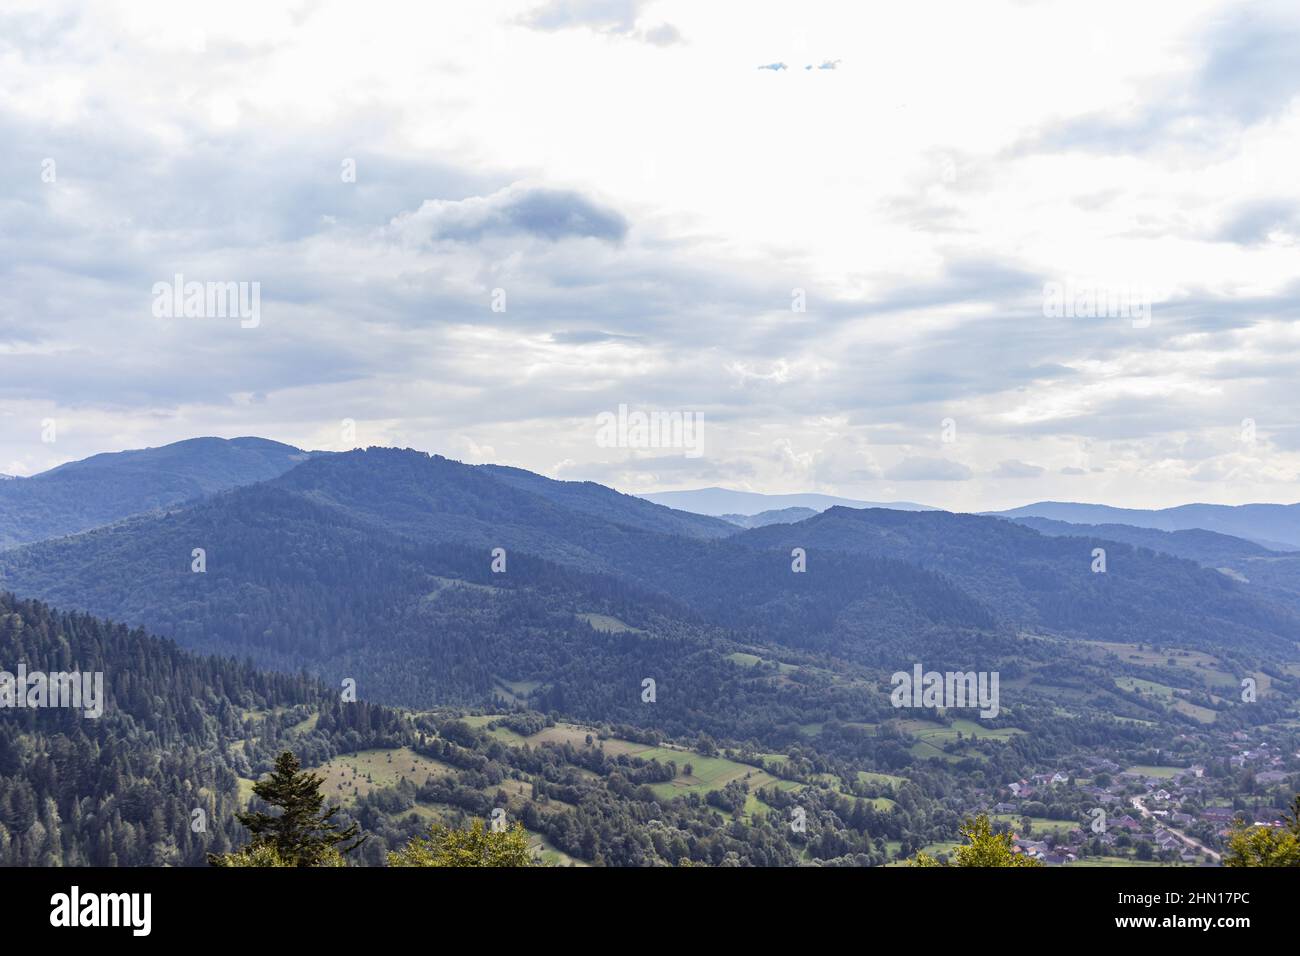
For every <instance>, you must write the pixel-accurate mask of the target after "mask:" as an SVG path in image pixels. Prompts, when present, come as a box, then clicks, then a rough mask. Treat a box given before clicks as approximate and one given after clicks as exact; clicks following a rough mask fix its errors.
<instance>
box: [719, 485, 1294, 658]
mask: <svg viewBox="0 0 1300 956" xmlns="http://www.w3.org/2000/svg"><path fill="white" fill-rule="evenodd" d="M730 543H731V544H733V545H734V546H736V547H751V548H758V549H789V548H794V547H802V548H805V549H807V550H808V551H809V553H810V554H812V553H813V551H814V549H822V550H826V551H831V552H848V553H859V554H867V555H873V556H885V555H888V556H889V557H890V558H892V559H894V560H900V561H905V562H907V563H911V564H915V565H916V566H918V567H922V568H927V569H929V570H932V571H935V572H938V573H940V574H943V575H945V576H946V577H947V578H949V579H950V580H951V581H953V582H954V583H955V584H956V585H957V586H958V587H960V588H962V589H963V590H964V591H966V592H967V593H968V594H970V595H971V596H972V597H974V598H976V599H977V600H980V601H982V602H983V603H984V604H985V605H987V606H988V607H991V608H996V609H997V613H998V617H999V619H1000V620H1002V621H1005V622H1007V623H1011V624H1017V625H1020V626H1026V627H1036V628H1046V629H1050V630H1052V631H1057V632H1060V633H1062V634H1067V635H1074V636H1079V637H1088V638H1090V639H1093V640H1113V639H1125V640H1156V641H1161V642H1166V643H1170V644H1176V645H1179V646H1189V647H1204V648H1207V649H1215V650H1218V649H1222V648H1225V647H1241V648H1253V649H1256V650H1266V651H1269V652H1272V653H1289V652H1291V651H1292V650H1293V649H1294V640H1295V635H1296V634H1297V633H1300V617H1298V616H1297V614H1296V613H1295V612H1294V611H1291V610H1290V609H1288V608H1286V607H1283V606H1281V605H1279V604H1276V603H1274V602H1272V601H1268V600H1259V599H1257V598H1256V597H1255V596H1254V595H1252V594H1250V593H1249V592H1247V591H1246V590H1245V589H1244V588H1243V586H1242V585H1241V584H1239V583H1238V582H1236V581H1233V580H1231V579H1229V578H1228V577H1226V576H1225V575H1222V574H1219V573H1217V572H1214V571H1211V570H1208V569H1205V568H1202V567H1200V566H1198V565H1196V564H1195V563H1193V562H1191V561H1186V560H1183V559H1180V558H1175V557H1172V556H1169V555H1165V554H1157V553H1154V552H1151V551H1146V550H1139V549H1135V548H1133V547H1132V546H1130V545H1126V544H1123V543H1121V542H1115V541H1108V540H1106V539H1105V538H1093V537H1085V538H1075V537H1049V536H1046V535H1043V534H1039V533H1038V532H1036V531H1034V530H1033V529H1031V528H1027V527H1023V526H1021V525H1018V524H1016V523H1014V522H1009V521H1005V520H1003V519H1000V518H996V517H991V516H982V515H970V514H952V513H950V512H946V511H925V512H912V513H909V512H900V511H892V510H888V509H881V508H869V509H861V510H858V509H851V508H831V509H828V510H827V511H824V512H822V513H821V514H820V515H818V516H816V517H815V518H809V519H807V520H806V521H802V522H799V523H798V524H794V525H769V526H767V527H764V528H756V529H753V530H749V531H745V532H742V533H741V534H739V535H736V536H735V537H734V538H732V539H730ZM1096 549H1101V550H1102V551H1104V552H1105V561H1106V565H1105V571H1094V570H1093V567H1094V565H1095V562H1096V560H1097V559H1096V557H1095V556H1094V551H1095V550H1096ZM810 567H811V559H810Z"/></svg>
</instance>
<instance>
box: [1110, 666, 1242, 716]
mask: <svg viewBox="0 0 1300 956" xmlns="http://www.w3.org/2000/svg"><path fill="white" fill-rule="evenodd" d="M1115 686H1116V687H1118V688H1119V689H1120V690H1125V691H1129V692H1130V693H1134V692H1136V693H1138V694H1141V695H1142V696H1143V697H1146V698H1148V699H1152V700H1156V701H1159V702H1160V703H1162V704H1164V705H1165V706H1166V707H1168V708H1169V709H1170V710H1174V711H1177V712H1178V713H1180V714H1186V715H1187V716H1188V717H1191V718H1192V719H1193V720H1198V721H1200V722H1201V723H1203V724H1212V723H1214V721H1216V720H1217V719H1218V717H1219V715H1218V713H1217V712H1215V711H1213V710H1211V709H1210V708H1208V707H1202V706H1201V705H1200V704H1193V703H1192V702H1191V701H1188V700H1184V699H1183V698H1182V697H1181V696H1179V694H1178V691H1177V689H1176V688H1174V687H1170V686H1169V685H1168V684H1161V683H1158V682H1156V681H1152V680H1143V679H1142V678H1140V677H1116V678H1115Z"/></svg>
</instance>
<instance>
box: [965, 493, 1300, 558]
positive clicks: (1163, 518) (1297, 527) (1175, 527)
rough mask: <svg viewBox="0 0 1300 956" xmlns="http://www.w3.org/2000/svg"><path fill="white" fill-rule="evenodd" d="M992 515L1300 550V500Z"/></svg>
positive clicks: (1056, 508) (1052, 507) (1032, 508)
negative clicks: (1196, 533) (1202, 534)
mask: <svg viewBox="0 0 1300 956" xmlns="http://www.w3.org/2000/svg"><path fill="white" fill-rule="evenodd" d="M990 513H991V514H997V515H1001V516H1003V517H1007V518H1028V517H1034V518H1051V519H1053V520H1054V521H1067V522H1069V523H1070V524H1126V525H1133V526H1135V527H1138V528H1157V529H1159V530H1161V531H1187V530H1191V529H1193V528H1203V529H1204V530H1206V531H1217V532H1219V533H1220V534H1228V535H1232V536H1234V537H1237V538H1245V539H1246V540H1247V541H1253V542H1255V543H1256V544H1262V545H1264V546H1265V547H1268V548H1272V549H1273V550H1277V551H1289V550H1293V549H1297V548H1300V504H1291V505H1270V504H1254V505H1203V504H1193V505H1179V506H1178V507H1176V508H1162V509H1159V510H1157V511H1146V510H1143V509H1139V508H1112V507H1110V506H1109V505H1090V504H1078V503H1074V502H1068V501H1040V502H1037V503H1036V504H1032V505H1025V506H1024V507H1022V508H1012V509H1010V510H1009V511H997V512H990Z"/></svg>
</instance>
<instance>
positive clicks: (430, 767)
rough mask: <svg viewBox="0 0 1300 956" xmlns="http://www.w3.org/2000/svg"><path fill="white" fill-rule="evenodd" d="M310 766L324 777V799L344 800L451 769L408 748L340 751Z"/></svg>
mask: <svg viewBox="0 0 1300 956" xmlns="http://www.w3.org/2000/svg"><path fill="white" fill-rule="evenodd" d="M312 769H313V770H314V771H315V772H316V773H318V774H320V775H321V776H322V777H324V778H325V782H324V783H323V784H322V785H321V792H322V793H324V794H325V797H326V799H327V800H342V801H343V802H345V803H350V802H351V801H353V800H355V799H356V798H357V797H358V796H361V795H362V794H366V793H369V792H370V791H371V790H374V789H376V788H383V787H391V786H393V785H394V784H396V783H397V782H398V781H399V780H402V779H403V778H405V779H406V780H410V781H413V782H414V783H415V784H417V785H419V784H422V783H424V781H425V778H426V777H428V776H430V775H433V776H440V775H442V774H445V773H451V772H452V768H451V767H449V766H447V765H446V764H445V763H442V762H440V761H437V760H432V759H430V758H429V757H423V756H421V755H420V754H417V753H416V752H415V751H414V750H412V749H411V748H409V747H399V748H398V749H396V750H362V751H360V752H358V753H355V754H340V755H339V756H337V757H335V758H334V759H332V760H330V761H329V762H328V763H325V764H322V765H321V766H319V767H314V768H312Z"/></svg>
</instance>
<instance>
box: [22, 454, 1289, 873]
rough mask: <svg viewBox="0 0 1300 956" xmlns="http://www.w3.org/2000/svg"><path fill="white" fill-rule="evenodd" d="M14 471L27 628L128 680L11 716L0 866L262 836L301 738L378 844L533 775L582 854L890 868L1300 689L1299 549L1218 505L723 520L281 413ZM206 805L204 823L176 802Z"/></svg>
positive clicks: (491, 802)
mask: <svg viewBox="0 0 1300 956" xmlns="http://www.w3.org/2000/svg"><path fill="white" fill-rule="evenodd" d="M60 474H62V475H64V476H65V477H62V478H60V477H59V475H60ZM68 475H71V476H73V477H71V478H69V477H66V476H68ZM5 484H6V485H15V486H21V485H26V484H32V485H33V486H34V487H35V488H36V489H37V492H36V495H37V496H36V497H33V498H28V499H24V500H26V501H32V502H37V501H39V502H43V503H44V504H45V505H46V508H47V513H48V517H47V524H48V526H49V527H51V528H59V529H62V530H59V531H57V532H55V533H53V534H51V535H50V536H49V537H46V538H43V539H41V540H35V541H25V542H22V543H17V542H18V539H21V538H23V537H24V536H27V535H31V534H37V533H40V532H39V530H38V529H39V527H40V525H38V524H34V523H33V522H32V520H31V516H30V515H29V514H27V513H25V512H22V511H21V510H19V509H18V508H17V507H16V505H14V506H11V507H10V508H9V509H8V510H4V511H0V535H4V536H5V537H4V539H3V540H5V541H8V542H11V543H10V545H9V546H8V547H7V548H4V549H0V653H2V654H3V655H4V659H5V661H11V660H13V661H23V662H25V663H27V664H28V666H29V667H34V666H40V667H43V668H45V669H47V670H52V669H55V668H56V667H59V668H65V667H82V668H87V669H94V670H99V671H102V672H103V673H104V674H105V675H106V683H107V686H108V688H109V698H110V710H109V712H108V714H109V715H108V716H106V717H105V720H104V721H103V722H102V723H96V722H93V721H91V722H83V721H78V720H76V719H74V718H73V717H72V716H71V715H69V714H67V713H64V712H60V711H57V710H55V711H48V710H47V711H40V712H37V711H32V710H27V711H24V712H21V713H19V714H16V715H7V718H8V717H13V718H14V719H6V720H5V721H3V722H0V864H13V865H31V864H38V863H45V864H51V863H57V862H63V863H77V862H89V863H93V864H97V865H115V864H116V865H122V864H154V865H157V864H169V863H196V862H200V861H201V860H202V858H203V854H204V852H205V850H211V849H212V848H214V847H215V848H218V849H220V848H228V847H230V846H232V845H234V844H236V843H237V842H238V841H239V840H240V839H241V836H240V832H239V828H238V826H237V825H236V823H235V821H234V818H233V814H234V811H235V810H236V809H238V808H240V807H241V806H245V805H247V801H248V799H249V788H250V787H251V783H252V781H253V780H255V779H257V777H258V776H259V775H261V774H262V773H264V772H265V771H266V770H267V769H268V768H269V766H270V764H271V761H272V760H273V759H274V757H275V755H276V753H277V752H278V751H279V750H280V749H282V748H284V747H291V748H293V749H294V750H295V752H297V753H299V754H300V756H302V758H303V762H304V764H305V765H306V766H310V767H318V768H320V769H321V772H322V773H324V774H325V775H326V776H327V778H328V780H329V785H330V797H331V799H337V800H341V801H342V802H343V803H344V805H345V806H346V812H345V816H344V819H355V820H356V821H357V822H358V823H360V824H361V825H362V826H363V827H364V828H365V829H366V830H367V831H368V832H369V833H371V834H372V835H373V836H374V837H375V839H374V840H373V841H372V844H371V845H370V846H368V848H366V849H365V850H364V851H363V852H364V857H365V859H366V861H367V862H372V863H379V862H382V861H383V859H384V851H385V848H386V847H388V848H391V847H392V846H394V845H400V843H401V842H402V841H403V840H404V839H406V838H409V836H411V835H413V834H414V833H415V832H418V831H419V829H420V828H422V827H424V826H426V825H427V822H428V820H429V819H430V818H434V819H439V820H446V821H451V822H459V823H462V824H463V823H464V822H465V820H467V819H469V818H481V817H483V816H486V815H488V814H489V813H490V812H491V810H492V809H493V808H495V807H502V808H508V811H509V812H510V814H511V815H512V818H517V819H520V820H522V821H524V823H525V825H526V827H527V829H528V831H529V832H530V833H531V834H532V835H533V839H535V840H539V841H544V842H543V843H541V844H539V845H538V847H537V849H538V850H539V852H545V853H547V854H550V855H551V856H552V858H554V859H560V860H568V861H570V862H573V861H581V862H592V863H598V864H599V863H602V862H603V863H623V864H630V865H645V864H673V863H675V862H680V861H681V860H684V859H690V860H693V861H696V862H706V863H710V864H715V865H716V864H719V863H722V862H724V860H727V859H731V860H732V861H733V862H740V863H751V864H756V865H775V864H781V865H793V864H795V863H797V862H799V861H800V860H803V861H804V862H808V861H812V860H841V861H849V862H852V863H853V864H854V865H866V864H868V863H870V864H875V863H881V862H884V861H885V860H887V859H891V858H897V857H898V856H900V855H901V856H906V855H908V854H910V853H911V852H913V851H914V849H916V848H919V847H922V846H926V845H928V844H930V843H932V842H933V841H937V840H944V839H950V838H951V837H952V835H953V833H954V832H955V829H954V828H955V827H956V825H957V823H958V822H959V821H960V812H966V811H968V810H969V809H970V808H973V807H977V806H981V805H987V804H988V799H989V797H990V795H991V794H992V793H993V792H994V790H995V789H996V787H998V786H1001V782H1002V781H1007V780H1017V779H1023V778H1024V777H1025V776H1026V775H1028V774H1031V771H1030V769H1029V768H1044V767H1047V768H1050V767H1052V766H1057V765H1058V761H1060V760H1062V759H1064V758H1065V757H1066V755H1071V754H1077V753H1078V752H1080V751H1081V750H1089V749H1091V750H1096V749H1097V748H1100V749H1101V751H1102V752H1104V753H1105V754H1108V755H1115V756H1116V759H1121V758H1120V756H1119V755H1120V754H1123V755H1124V756H1123V758H1122V759H1124V760H1125V761H1126V762H1127V763H1131V764H1139V765H1150V764H1156V763H1158V762H1159V761H1160V760H1161V759H1162V758H1161V756H1160V755H1161V754H1162V753H1163V754H1165V755H1166V756H1165V758H1163V759H1170V757H1169V755H1170V754H1173V753H1177V754H1179V755H1181V756H1180V757H1179V759H1184V758H1185V761H1186V760H1190V759H1192V757H1193V756H1195V757H1197V759H1202V758H1200V756H1199V755H1200V754H1201V753H1202V752H1205V753H1210V752H1214V748H1215V747H1217V746H1220V744H1221V743H1222V741H1223V740H1224V739H1227V738H1226V736H1225V735H1229V734H1232V733H1234V732H1239V733H1245V732H1246V731H1248V730H1250V729H1251V728H1252V727H1254V726H1256V725H1260V724H1264V723H1267V722H1270V721H1273V722H1277V721H1287V720H1290V719H1292V710H1289V709H1288V707H1289V706H1290V703H1289V702H1292V701H1293V700H1294V699H1295V697H1296V692H1297V685H1300V680H1298V679H1297V678H1300V652H1298V650H1297V643H1296V639H1297V635H1300V554H1293V553H1280V552H1277V551H1274V550H1271V549H1269V548H1267V547H1264V546H1261V545H1259V544H1257V543H1253V542H1251V541H1248V540H1245V539H1243V538H1238V537H1234V536H1231V535H1227V534H1223V533H1221V532H1218V531H1211V530H1204V529H1188V530H1177V531H1162V530H1157V529H1151V528H1145V527H1139V526H1134V525H1125V524H1119V525H1116V524H1103V525H1083V524H1073V523H1068V522H1062V521H1058V520H1054V519H1047V518H1041V517H1034V516H1019V517H1014V518H1011V517H1004V516H996V515H976V514H953V513H949V512H945V511H938V510H932V509H931V510H910V511H909V510H902V509H898V508H893V507H890V508H870V507H867V508H855V507H846V506H843V505H837V504H830V505H829V506H827V507H822V508H811V507H804V506H790V507H787V508H779V509H771V510H769V511H767V512H763V511H760V512H757V513H756V514H753V515H745V514H742V513H738V512H727V513H726V515H727V518H726V519H725V520H724V519H723V518H722V517H717V516H712V515H702V514H697V513H693V512H690V511H686V510H679V509H674V508H671V507H667V506H665V505H663V504H660V503H656V502H653V501H649V500H646V499H644V498H641V497H636V496H630V495H625V494H620V493H619V492H617V491H615V490H613V489H610V488H607V487H604V486H602V485H599V484H595V483H592V482H566V481H555V480H552V479H549V478H546V477H544V476H542V475H537V474H534V473H531V472H528V471H525V470H522V469H518V468H510V467H505V466H497V465H469V464H464V463H461V462H458V461H454V460H451V459H448V458H445V457H442V456H438V455H430V454H427V453H425V452H422V451H415V450H411V449H395V448H368V449H356V450H353V451H350V452H341V453H310V452H304V451H300V450H298V449H295V448H292V447H290V446H286V445H279V444H277V443H274V442H263V441H262V440H260V439H235V440H231V441H222V440H219V439H200V440H195V441H192V442H182V443H178V444H177V445H173V446H166V447H164V448H161V449H149V450H146V451H143V452H138V453H123V454H120V455H106V456H97V457H96V458H95V459H89V460H88V461H87V462H78V463H73V464H70V465H67V466H63V467H62V468H60V469H56V470H55V471H54V472H51V473H47V474H46V475H38V476H35V477H33V478H27V479H22V480H19V481H16V482H7V483H5ZM98 484H102V485H103V486H104V487H106V488H109V489H113V493H112V494H111V495H110V496H107V497H104V498H98V497H96V494H95V491H94V489H95V487H97V485H98ZM70 489H80V491H81V494H80V495H78V494H73V493H71V491H70ZM3 493H4V492H3V491H0V494H3ZM11 504H12V501H11ZM818 504H825V502H822V501H819V502H818ZM55 519H57V520H55ZM1099 553H1100V554H1102V555H1104V567H1102V566H1099V565H1098V554H1099ZM6 591H7V592H12V595H16V596H11V595H6V594H4V593H3V592H6ZM38 602H49V603H50V604H53V605H56V606H57V607H58V608H59V610H58V611H55V610H52V609H50V608H49V607H47V606H46V605H45V604H43V603H38ZM143 629H147V631H148V632H151V633H149V634H146V633H145V630H143ZM173 642H174V643H173ZM237 661H238V662H242V663H238V664H237V663H236V662H237ZM920 664H923V665H924V666H925V668H926V669H931V668H932V669H934V670H937V671H957V670H961V671H971V670H975V671H980V672H993V673H997V674H999V675H1000V676H1001V681H1002V684H1001V686H1002V697H1001V703H1000V706H999V709H998V712H997V715H995V716H994V717H993V718H992V719H991V720H988V721H985V720H982V719H981V720H980V721H978V722H975V721H972V720H969V719H965V718H961V717H957V716H956V714H955V712H950V713H947V714H944V713H929V712H923V711H917V712H914V713H910V712H905V713H901V714H900V712H899V711H898V710H897V709H896V707H895V706H894V705H893V704H892V702H891V695H890V694H889V693H888V687H889V683H890V675H891V674H896V673H898V672H900V671H903V672H910V671H911V669H912V668H913V667H915V666H919V665H920ZM1242 675H1251V677H1252V679H1253V680H1256V681H1257V682H1258V683H1259V685H1260V688H1261V691H1260V692H1261V695H1262V696H1261V698H1260V704H1259V705H1258V706H1257V707H1251V708H1246V707H1244V706H1243V705H1241V704H1239V703H1237V702H1236V701H1237V694H1238V692H1239V684H1240V678H1241V676H1242ZM349 686H351V687H354V688H355V691H356V694H357V696H358V697H359V703H360V705H359V706H357V707H354V706H352V705H351V704H342V703H340V698H339V693H338V688H340V687H343V688H348V687H349ZM647 687H649V688H650V691H649V693H650V694H651V696H650V697H649V698H647V697H646V693H647V690H646V689H647ZM647 700H648V701H649V702H650V703H653V706H649V705H648V703H647ZM87 723H89V724H93V725H94V726H86V724H87ZM1209 730H1214V731H1215V733H1217V734H1219V735H1220V736H1218V737H1213V738H1211V737H1210V736H1208V731H1209ZM1192 748H1200V749H1192ZM47 754H50V755H54V756H53V757H52V758H47V756H46V755H47ZM376 755H379V756H376ZM1225 759H1226V758H1225ZM1231 772H1232V771H1231V770H1230V769H1229V768H1227V765H1226V764H1225V769H1223V770H1222V771H1219V770H1216V771H1215V774H1216V775H1218V776H1222V777H1223V778H1225V779H1226V778H1227V777H1228V776H1229V775H1230V773H1231ZM795 793H797V794H798V801H799V806H801V807H805V808H807V809H808V813H809V817H810V819H811V820H815V821H816V832H815V835H813V836H812V837H811V838H810V839H809V840H808V841H807V843H806V844H805V845H803V846H802V847H800V846H796V845H792V844H791V842H790V841H789V840H788V839H787V838H786V836H785V828H784V827H783V825H782V821H781V819H780V815H781V814H783V813H784V812H785V811H786V810H787V809H788V808H789V806H790V805H791V801H792V799H793V798H792V796H791V795H792V794H795ZM1026 806H1030V807H1033V806H1034V805H1033V804H1027V805H1026ZM195 807H198V808H202V809H205V810H206V812H208V813H209V814H211V815H213V816H214V818H215V822H214V824H213V826H212V828H211V830H210V836H209V837H208V838H207V839H206V840H204V839H200V838H196V837H195V836H194V835H193V833H192V832H191V833H190V834H188V835H187V834H182V833H180V832H179V831H180V830H181V829H183V828H186V827H187V826H188V823H187V820H188V817H187V816H186V814H187V813H189V812H192V809H193V808H195ZM417 811H418V812H417ZM1026 812H1027V813H1028V812H1029V811H1028V810H1026ZM1081 812H1082V808H1080V807H1073V806H1071V807H1068V808H1066V807H1055V806H1054V805H1053V806H1048V805H1047V804H1046V803H1044V804H1043V805H1042V806H1041V807H1040V808H1035V810H1034V815H1036V816H1040V817H1041V816H1045V815H1050V814H1052V813H1055V814H1058V816H1057V817H1055V818H1054V819H1074V818H1075V817H1077V816H1078V814H1079V813H1081ZM769 814H777V816H771V815H769ZM719 815H723V816H721V817H720V816H719ZM720 819H721V820H722V821H723V822H722V823H719V822H718V821H719V820H720ZM674 833H689V834H690V839H689V840H685V839H679V838H677V837H675V836H673V834H674ZM51 834H58V837H57V838H54V837H51ZM801 854H802V855H801Z"/></svg>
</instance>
